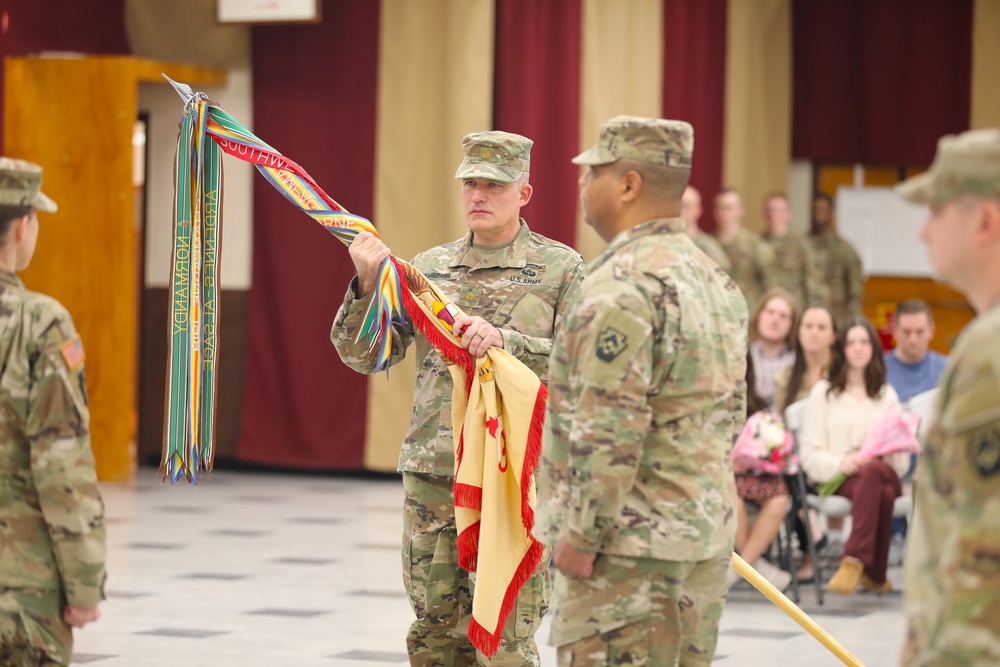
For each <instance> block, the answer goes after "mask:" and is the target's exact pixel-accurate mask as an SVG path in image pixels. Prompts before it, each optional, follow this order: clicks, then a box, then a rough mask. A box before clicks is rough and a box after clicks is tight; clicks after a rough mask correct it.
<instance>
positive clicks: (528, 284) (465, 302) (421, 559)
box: [331, 132, 584, 666]
mask: <svg viewBox="0 0 1000 667" xmlns="http://www.w3.org/2000/svg"><path fill="white" fill-rule="evenodd" d="M531 145H532V142H531V140H530V139H527V138H525V137H522V136H520V135H517V134H510V133H508V132H476V133H474V134H470V135H468V136H466V137H465V138H464V139H463V141H462V149H463V151H464V153H465V158H464V159H463V160H462V163H461V164H460V165H459V167H458V171H457V172H456V173H455V178H456V179H458V180H460V181H461V183H462V203H463V206H464V209H465V221H466V224H467V225H468V227H469V233H468V234H467V235H466V236H464V237H462V238H460V239H458V240H456V241H453V242H451V243H446V244H444V245H441V246H438V247H436V248H431V249H430V250H427V251H425V252H422V253H420V254H419V255H417V256H416V257H415V258H414V259H413V260H412V262H411V263H412V264H413V266H415V267H416V268H417V269H419V270H420V271H421V272H422V273H423V274H424V275H425V276H427V277H428V278H429V279H431V280H432V281H434V283H435V284H436V285H437V286H438V287H439V288H441V290H442V291H443V292H444V293H445V295H446V296H448V297H449V298H450V299H451V300H452V301H454V302H455V303H456V304H457V305H458V306H459V307H461V309H462V310H463V311H464V312H465V313H467V314H468V315H467V316H466V317H461V318H458V319H457V320H456V321H455V324H454V327H455V329H456V330H461V329H463V328H465V333H464V335H463V337H462V346H463V347H464V348H465V349H467V350H468V351H469V352H470V353H471V354H473V355H475V356H477V357H478V356H482V355H483V354H485V352H486V350H487V348H489V347H490V346H496V347H502V348H504V349H506V350H507V351H508V352H510V353H511V354H513V355H514V356H516V357H517V358H518V359H520V361H522V362H523V363H524V364H525V365H526V366H528V367H529V368H531V369H532V370H533V371H534V372H535V373H536V374H537V375H538V376H539V377H541V378H542V379H543V380H544V379H545V376H546V372H547V368H548V361H549V353H550V352H551V350H552V339H553V337H554V335H555V331H556V327H557V326H558V325H559V322H560V320H561V319H562V316H563V313H564V311H565V309H566V305H567V303H568V302H569V299H570V298H571V297H572V296H573V295H574V294H575V293H576V291H577V289H578V287H579V284H580V282H581V280H582V279H583V273H584V266H583V259H582V258H581V257H580V255H579V254H578V253H577V252H575V251H574V250H572V249H571V248H568V247H567V246H564V245H562V244H561V243H557V242H555V241H552V240H550V239H547V238H545V237H544V236H541V235H540V234H536V233H534V232H532V231H530V230H529V229H528V226H527V224H526V223H525V221H524V220H523V219H521V218H520V217H519V212H520V209H521V207H522V206H524V205H525V204H527V203H528V200H529V199H530V198H531V185H530V184H529V183H528V171H529V167H530V150H531ZM350 254H351V259H352V260H353V261H354V264H355V266H356V268H357V271H358V275H357V277H356V278H355V279H354V280H353V281H352V283H351V285H350V287H349V288H348V290H347V295H346V296H345V298H344V304H343V306H341V308H340V310H339V311H338V313H337V317H336V319H335V321H334V323H333V331H332V332H331V338H332V339H333V343H334V345H335V346H336V347H337V351H338V352H339V353H340V356H341V358H342V359H343V360H344V363H346V364H347V365H348V366H350V367H351V368H353V369H354V370H356V371H359V372H361V373H374V372H376V362H377V354H376V352H375V350H373V349H372V348H371V347H370V346H369V343H368V341H359V342H358V343H357V344H355V342H354V334H355V331H356V330H357V327H358V326H359V324H360V322H361V320H362V317H363V315H364V313H365V310H366V308H367V307H368V300H369V299H370V298H371V295H372V294H373V293H374V292H375V283H376V277H377V274H378V269H379V266H380V265H381V263H382V261H383V260H384V259H385V258H386V257H388V256H389V249H388V248H387V247H386V246H385V245H384V244H383V243H382V242H381V241H380V240H379V239H377V238H375V237H374V236H372V235H371V234H367V233H362V234H359V235H358V236H357V238H356V239H355V240H354V242H353V243H352V244H351V247H350ZM393 326H394V334H395V335H394V336H393V345H394V347H393V350H392V358H391V359H390V362H391V363H392V364H395V363H397V362H399V361H401V360H402V359H403V357H404V355H405V353H406V349H407V347H409V345H410V343H412V342H415V343H416V347H417V354H416V365H417V379H416V385H415V387H414V392H413V413H412V417H411V420H410V428H409V431H408V432H407V434H406V438H405V439H404V440H403V446H402V450H401V451H400V455H399V471H400V472H401V473H402V475H403V486H404V489H405V493H406V505H405V514H404V531H403V532H404V535H403V581H404V584H405V586H406V590H407V593H408V595H409V598H410V605H411V606H412V607H413V611H414V613H415V615H416V617H417V618H416V620H415V621H414V622H413V624H412V625H411V626H410V631H409V633H408V635H407V638H406V643H407V649H408V652H409V655H410V664H411V665H427V666H438V665H459V664H462V665H465V664H476V663H477V661H478V664H481V665H537V664H538V662H539V658H538V649H537V646H536V644H535V639H534V634H535V631H536V630H537V629H538V626H539V625H540V623H541V619H542V616H543V615H544V613H545V611H546V610H547V609H548V605H549V597H550V590H551V585H550V581H549V569H548V562H547V561H548V559H547V558H544V559H543V560H542V563H541V564H540V566H539V568H538V571H537V572H536V573H535V574H534V576H532V577H531V579H529V580H528V582H527V583H526V584H525V586H524V587H523V588H522V589H521V593H520V595H519V597H518V601H517V604H516V607H515V609H514V612H513V613H511V615H510V617H509V618H508V619H507V625H506V627H505V628H504V632H503V636H502V638H501V642H500V648H499V650H498V651H497V653H496V654H495V655H493V657H492V658H487V657H486V656H485V655H483V654H481V653H478V654H477V651H476V650H475V648H474V647H473V646H472V644H471V643H470V642H469V640H468V639H467V634H468V629H469V627H468V626H469V619H470V618H471V616H472V597H471V594H470V593H471V591H470V589H471V588H472V586H473V585H474V582H472V581H471V580H470V577H469V574H468V573H467V572H465V571H464V570H462V569H461V568H460V567H459V565H458V560H457V557H458V555H457V549H456V546H455V540H456V538H457V534H456V528H455V516H454V501H453V498H452V486H453V485H454V469H455V455H454V449H455V443H454V434H453V433H452V427H451V423H452V422H451V395H452V382H451V376H450V374H449V373H448V370H447V368H446V367H445V363H444V361H443V360H442V359H441V357H440V356H439V355H438V354H437V353H436V352H435V351H434V349H433V348H432V347H431V345H430V343H429V342H428V341H427V339H426V338H424V337H423V336H422V335H420V334H419V333H417V332H415V331H414V328H413V325H412V323H411V322H410V321H409V320H408V319H407V320H406V321H405V322H403V323H402V324H394V325H393Z"/></svg>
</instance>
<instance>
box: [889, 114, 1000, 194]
mask: <svg viewBox="0 0 1000 667" xmlns="http://www.w3.org/2000/svg"><path fill="white" fill-rule="evenodd" d="M896 192H898V193H899V194H900V195H901V196H902V197H903V198H905V199H909V200H910V201H912V202H915V203H917V204H943V203H945V202H947V201H950V200H952V199H954V198H955V197H959V196H961V195H976V196H979V197H1000V130H997V129H989V130H971V131H969V132H963V133H962V134H949V135H946V136H943V137H941V139H939V140H938V147H937V154H936V155H935V156H934V163H933V164H931V168H930V169H928V170H927V171H925V172H924V173H922V174H917V175H916V176H913V177H911V178H908V179H906V180H905V181H903V182H902V183H900V184H898V185H897V186H896Z"/></svg>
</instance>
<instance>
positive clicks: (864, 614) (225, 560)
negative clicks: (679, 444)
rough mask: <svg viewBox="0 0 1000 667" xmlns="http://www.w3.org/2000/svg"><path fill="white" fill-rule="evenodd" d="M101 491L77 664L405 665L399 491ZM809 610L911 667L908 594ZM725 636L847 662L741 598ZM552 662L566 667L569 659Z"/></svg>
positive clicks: (850, 641)
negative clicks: (97, 571) (102, 555)
mask: <svg viewBox="0 0 1000 667" xmlns="http://www.w3.org/2000/svg"><path fill="white" fill-rule="evenodd" d="M102 491H103V494H104V499H105V503H106V505H107V516H108V535H109V538H108V539H109V546H110V557H109V576H110V578H109V582H108V597H109V599H108V600H107V601H106V602H105V603H104V605H103V607H102V610H103V613H104V617H103V618H102V620H101V621H100V622H99V623H96V624H93V625H91V626H88V627H87V628H86V629H85V630H83V631H82V632H78V633H77V640H76V655H75V659H74V662H73V664H93V665H95V666H97V667H123V666H128V667H137V666H138V667H168V666H173V665H177V666H181V665H183V666H184V667H190V666H191V665H213V666H216V665H218V666H229V665H233V666H236V665H239V666H240V667H255V666H260V667H265V666H266V667H275V666H281V667H284V666H286V665H287V666H295V667H319V666H330V667H338V666H339V667H346V666H352V665H353V666H356V667H380V666H382V667H384V666H387V665H396V666H399V665H403V664H405V663H406V649H405V645H404V641H403V636H404V634H405V631H406V628H407V626H408V625H409V623H410V620H411V611H410V607H409V604H408V603H407V601H406V598H405V595H404V593H403V587H402V582H401V579H400V568H399V551H398V544H399V537H400V532H401V529H402V513H401V503H402V486H401V484H400V483H399V482H398V481H397V480H392V481H373V480H358V479H338V478H323V477H299V476H282V475H260V474H248V473H216V474H215V475H213V477H212V478H211V479H206V480H203V481H202V482H201V483H200V484H199V485H198V486H188V485H187V484H183V485H182V484H178V485H177V486H176V487H170V486H169V485H161V484H160V481H159V477H157V476H156V474H155V472H153V471H152V470H149V469H142V470H140V472H139V475H138V480H137V482H136V483H134V484H131V485H110V484H109V485H104V486H103V487H102ZM892 576H893V578H894V580H896V581H897V582H898V578H899V572H898V571H893V572H892ZM802 606H803V608H804V609H805V610H806V611H807V612H808V613H809V614H811V615H812V616H813V617H814V618H815V619H816V621H818V622H819V624H820V625H822V626H823V628H824V629H826V630H827V631H828V632H829V633H830V634H832V635H833V636H834V637H836V638H837V639H838V640H839V641H840V642H841V643H843V644H844V645H845V646H846V647H847V648H848V649H849V650H850V651H851V652H853V653H854V654H855V655H856V656H857V657H858V658H859V659H860V660H861V661H862V662H863V663H864V664H866V665H868V666H869V667H874V666H877V665H895V664H897V655H898V652H899V645H900V643H901V641H902V636H903V626H902V620H901V611H900V607H901V599H900V596H899V595H898V594H894V595H886V596H873V595H858V596H855V597H854V598H849V599H844V598H841V599H835V598H830V599H829V600H828V602H827V604H826V605H824V606H823V607H818V606H817V605H816V604H815V601H814V598H813V597H812V593H811V591H806V592H804V594H803V601H802ZM722 625H723V627H722V633H721V636H720V639H719V650H718V656H717V658H716V662H717V663H718V664H720V665H740V666H741V667H742V666H750V665H767V666H769V667H771V666H777V665H795V666H797V667H798V666H805V665H839V664H841V663H840V662H839V661H838V660H837V659H836V658H835V657H833V655H832V654H831V653H829V652H828V651H827V650H826V649H825V648H823V647H822V646H821V645H820V644H819V643H818V642H817V641H816V640H815V639H813V638H812V637H811V636H810V635H808V634H807V633H806V632H805V631H804V630H802V629H801V628H800V627H799V626H798V625H796V624H795V623H794V622H793V621H792V620H790V619H789V618H788V617H787V616H786V615H785V614H784V613H783V612H782V611H780V610H779V609H777V608H776V607H775V606H773V605H772V604H771V603H770V602H768V601H767V600H766V599H764V598H763V597H762V596H761V595H760V594H759V593H757V592H756V591H753V590H752V589H746V588H741V589H737V590H734V591H733V592H732V593H731V595H730V599H729V603H728V605H727V607H726V612H725V615H724V616H723V622H722ZM547 637H548V624H547V622H546V623H545V624H544V625H543V627H542V630H541V632H540V633H539V639H540V643H541V644H544V642H545V641H546V639H547ZM542 651H543V653H542V659H543V664H549V665H554V664H555V651H554V650H553V649H551V648H549V647H548V646H543V647H542Z"/></svg>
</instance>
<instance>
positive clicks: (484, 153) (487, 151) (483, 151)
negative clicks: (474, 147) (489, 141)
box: [479, 146, 493, 160]
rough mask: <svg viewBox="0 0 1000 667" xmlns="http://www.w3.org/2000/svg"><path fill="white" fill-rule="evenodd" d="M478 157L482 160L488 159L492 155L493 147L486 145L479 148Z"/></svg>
mask: <svg viewBox="0 0 1000 667" xmlns="http://www.w3.org/2000/svg"><path fill="white" fill-rule="evenodd" d="M479 157H480V158H482V159H483V160H489V159H490V158H491V157H493V149H492V148H490V147H488V146H483V147H482V148H480V149H479Z"/></svg>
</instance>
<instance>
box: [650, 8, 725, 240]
mask: <svg viewBox="0 0 1000 667" xmlns="http://www.w3.org/2000/svg"><path fill="white" fill-rule="evenodd" d="M725 100H726V0H663V117H664V118H671V119H675V120H686V121H687V122H689V123H691V125H692V126H694V160H693V166H692V169H691V185H693V186H694V187H695V188H697V189H698V190H699V191H700V192H701V195H702V200H703V202H704V209H705V213H704V215H703V216H702V218H701V224H700V226H701V227H702V229H705V230H706V231H712V230H713V229H715V223H714V221H713V219H712V213H711V208H712V207H711V201H712V197H713V195H714V194H715V193H716V192H717V191H718V190H719V188H720V187H722V149H723V146H722V141H723V130H724V127H725Z"/></svg>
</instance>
